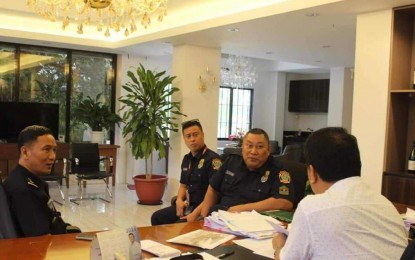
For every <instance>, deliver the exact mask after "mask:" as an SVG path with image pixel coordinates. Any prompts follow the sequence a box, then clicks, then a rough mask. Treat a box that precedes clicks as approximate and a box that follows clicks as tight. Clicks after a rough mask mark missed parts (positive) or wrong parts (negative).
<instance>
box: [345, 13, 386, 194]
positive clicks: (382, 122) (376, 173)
mask: <svg viewBox="0 0 415 260" xmlns="http://www.w3.org/2000/svg"><path fill="white" fill-rule="evenodd" d="M391 28H392V10H386V11H380V12H374V13H368V14H362V15H358V16H357V27H356V29H357V30H356V61H355V74H354V75H355V81H354V86H355V87H354V94H353V117H352V134H354V135H355V136H356V137H357V140H358V143H359V148H360V155H361V160H362V166H363V167H362V177H363V180H364V181H365V182H366V183H367V184H368V185H370V186H371V187H372V188H373V189H374V190H375V191H378V192H380V191H381V185H382V175H383V164H384V156H385V153H384V149H385V135H386V116H387V99H388V81H389V61H390V49H391Z"/></svg>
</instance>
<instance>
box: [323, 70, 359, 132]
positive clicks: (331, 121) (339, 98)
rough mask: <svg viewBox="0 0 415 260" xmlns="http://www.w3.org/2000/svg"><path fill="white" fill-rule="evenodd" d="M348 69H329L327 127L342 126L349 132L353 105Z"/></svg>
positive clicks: (350, 76) (351, 81)
mask: <svg viewBox="0 0 415 260" xmlns="http://www.w3.org/2000/svg"><path fill="white" fill-rule="evenodd" d="M352 101H353V80H352V73H351V69H350V68H331V69H330V95H329V109H328V117H327V126H342V127H344V128H346V129H347V130H349V131H350V129H351V116H352V104H353V102H352Z"/></svg>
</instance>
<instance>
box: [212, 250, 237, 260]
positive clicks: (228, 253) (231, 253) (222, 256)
mask: <svg viewBox="0 0 415 260" xmlns="http://www.w3.org/2000/svg"><path fill="white" fill-rule="evenodd" d="M234 253H235V252H234V251H231V252H227V253H223V254H220V255H217V256H216V257H217V258H219V259H222V258H225V257H227V256H230V255H233V254H234Z"/></svg>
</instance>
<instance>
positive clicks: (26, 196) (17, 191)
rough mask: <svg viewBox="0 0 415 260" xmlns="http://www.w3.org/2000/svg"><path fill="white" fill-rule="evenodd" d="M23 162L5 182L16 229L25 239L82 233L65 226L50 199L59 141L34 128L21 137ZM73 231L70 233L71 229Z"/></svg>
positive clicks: (27, 128) (19, 144)
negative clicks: (50, 180) (50, 176)
mask: <svg viewBox="0 0 415 260" xmlns="http://www.w3.org/2000/svg"><path fill="white" fill-rule="evenodd" d="M17 145H18V150H19V162H18V165H17V166H16V168H15V169H14V170H13V171H12V172H11V173H10V175H9V177H8V178H7V179H6V181H5V182H4V188H5V190H6V193H7V195H8V197H9V201H10V209H11V212H12V215H13V218H14V220H15V222H16V223H15V224H16V229H17V232H18V233H19V236H21V237H31V236H40V235H45V234H53V235H55V234H65V233H68V231H67V229H68V228H71V230H70V231H71V233H72V232H73V231H74V230H75V231H78V232H80V230H79V229H77V228H75V229H74V227H72V226H70V225H69V224H67V223H65V222H64V221H63V219H62V218H61V214H60V212H58V211H56V209H55V207H54V205H53V201H52V199H51V198H50V196H49V188H48V185H47V183H46V182H44V181H43V180H41V179H40V178H39V177H38V176H39V175H44V174H49V173H50V172H51V170H52V167H53V164H54V162H55V159H56V147H57V146H56V141H55V138H54V137H53V133H52V131H51V130H49V129H48V128H46V127H43V126H38V125H32V126H28V127H26V128H25V129H23V130H22V131H21V132H20V134H19V137H18V144H17ZM68 230H69V229H68Z"/></svg>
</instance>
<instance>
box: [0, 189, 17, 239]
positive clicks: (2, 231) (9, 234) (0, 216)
mask: <svg viewBox="0 0 415 260" xmlns="http://www.w3.org/2000/svg"><path fill="white" fill-rule="evenodd" d="M16 237H17V232H16V229H15V226H14V222H13V218H12V216H11V212H10V206H9V201H8V199H7V195H6V191H5V190H4V188H3V184H2V183H1V182H0V239H7V238H16Z"/></svg>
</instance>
